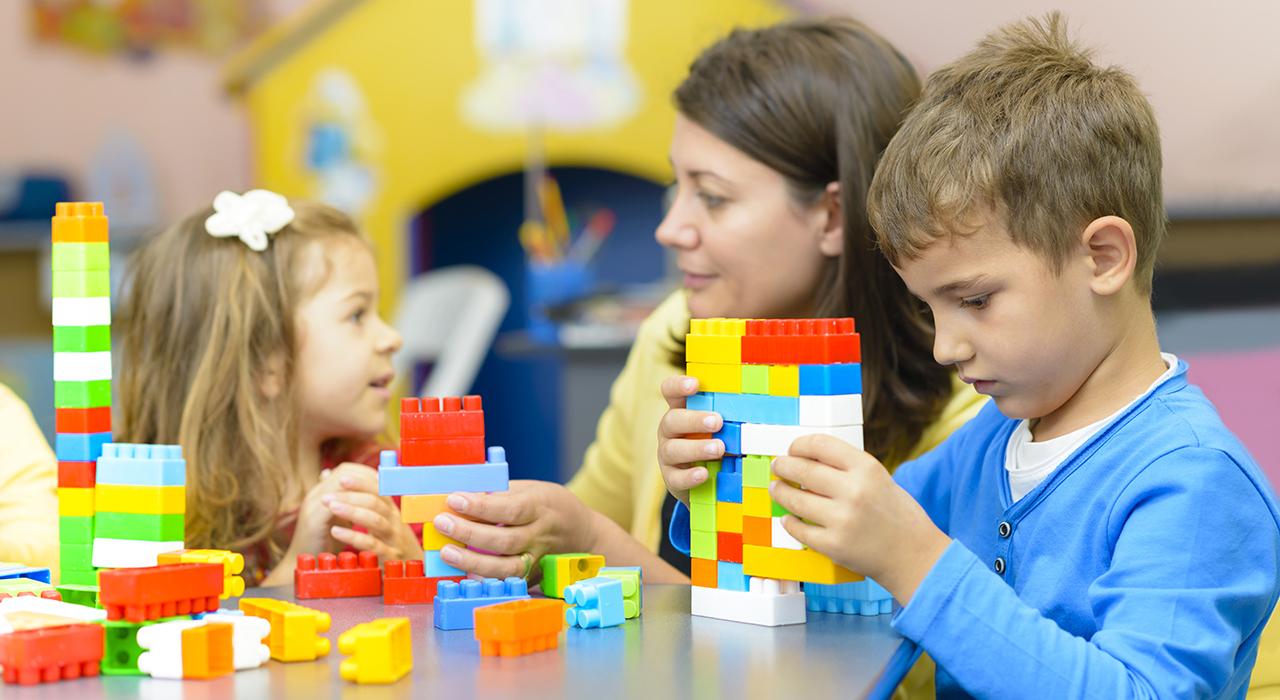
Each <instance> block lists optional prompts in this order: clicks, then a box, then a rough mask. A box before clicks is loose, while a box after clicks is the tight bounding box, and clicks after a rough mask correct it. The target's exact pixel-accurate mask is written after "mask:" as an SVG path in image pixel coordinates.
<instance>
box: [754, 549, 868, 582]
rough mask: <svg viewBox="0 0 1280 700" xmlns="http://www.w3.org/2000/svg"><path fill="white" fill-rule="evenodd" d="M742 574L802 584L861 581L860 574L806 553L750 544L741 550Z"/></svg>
mask: <svg viewBox="0 0 1280 700" xmlns="http://www.w3.org/2000/svg"><path fill="white" fill-rule="evenodd" d="M742 573H744V574H746V575H747V576H758V577H760V578H776V579H782V580H785V581H802V582H804V583H849V582H851V581H861V580H862V579H863V577H862V575H861V574H855V573H853V572H852V571H850V570H848V569H846V568H844V567H843V566H840V565H838V564H836V563H835V562H833V561H831V560H830V559H829V558H827V556H826V555H823V554H819V553H817V552H815V551H813V550H810V549H774V548H772V547H761V546H759V545H753V544H746V545H743V546H742Z"/></svg>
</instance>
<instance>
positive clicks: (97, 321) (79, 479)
mask: <svg viewBox="0 0 1280 700" xmlns="http://www.w3.org/2000/svg"><path fill="white" fill-rule="evenodd" d="M107 231H108V226H107V217H106V216H104V215H103V210H102V203H101V202H59V203H58V206H57V209H56V213H55V215H54V217H53V225H52V238H53V249H52V250H53V256H52V257H53V382H54V407H55V410H56V414H57V416H56V430H57V437H56V438H55V451H56V453H57V457H58V520H59V545H60V555H59V559H60V564H61V580H62V582H63V583H70V584H77V585H86V586H93V585H96V584H97V574H96V573H95V571H94V568H93V564H92V560H93V554H92V552H93V539H94V531H95V517H94V514H95V512H96V507H95V498H94V487H95V485H96V483H97V460H98V457H99V456H100V455H101V454H102V448H103V445H106V444H107V443H109V442H111V270H110V263H109V260H110V257H109V256H110V254H109V252H108V248H107V246H108V233H107Z"/></svg>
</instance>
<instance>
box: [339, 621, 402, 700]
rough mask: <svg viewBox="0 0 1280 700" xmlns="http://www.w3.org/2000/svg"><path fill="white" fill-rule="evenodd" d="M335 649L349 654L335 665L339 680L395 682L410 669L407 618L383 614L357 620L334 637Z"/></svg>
mask: <svg viewBox="0 0 1280 700" xmlns="http://www.w3.org/2000/svg"><path fill="white" fill-rule="evenodd" d="M338 651H339V652H341V653H343V654H345V655H347V656H350V657H351V658H349V659H344V660H343V661H342V665H341V666H340V667H339V670H338V672H339V674H340V675H341V676H342V679H343V680H347V681H353V682H355V683H360V684H365V683H395V682H396V681H398V680H400V679H401V678H404V676H405V675H406V674H407V673H409V671H411V670H413V639H412V638H411V637H410V635H409V618H407V617H384V618H382V619H379V620H373V621H371V622H363V623H361V624H358V625H356V626H355V627H352V628H351V629H349V630H347V631H346V632H343V633H342V635H341V636H339V637H338Z"/></svg>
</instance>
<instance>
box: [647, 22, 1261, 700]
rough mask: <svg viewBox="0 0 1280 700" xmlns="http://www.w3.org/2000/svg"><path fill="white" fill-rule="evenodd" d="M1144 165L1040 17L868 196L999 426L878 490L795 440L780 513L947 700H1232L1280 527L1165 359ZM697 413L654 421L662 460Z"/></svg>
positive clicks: (1143, 121) (1127, 115) (950, 85)
mask: <svg viewBox="0 0 1280 700" xmlns="http://www.w3.org/2000/svg"><path fill="white" fill-rule="evenodd" d="M1160 160H1161V159H1160V147H1159V135H1158V132H1157V128H1156V124H1155V119H1154V116H1153V114H1152V111H1151V108H1150V105H1149V104H1148V103H1147V101H1146V100H1145V98H1144V97H1143V96H1142V94H1141V92H1140V91H1139V90H1138V87H1137V85H1136V84H1135V83H1134V81H1133V80H1132V78H1131V77H1130V76H1129V75H1127V74H1125V73H1124V72H1122V71H1120V70H1117V69H1114V68H1105V69H1104V68H1099V67H1096V66H1094V65H1093V64H1092V63H1091V62H1090V60H1089V57H1088V54H1087V53H1085V52H1082V51H1081V50H1080V49H1078V48H1077V47H1075V46H1074V45H1073V44H1072V42H1071V41H1070V40H1069V39H1068V38H1067V36H1066V31H1065V27H1064V23H1063V21H1062V19H1061V18H1060V17H1059V16H1058V15H1056V14H1054V15H1050V16H1048V17H1047V18H1046V19H1045V20H1043V21H1038V20H1031V21H1026V22H1022V23H1019V24H1015V25H1011V26H1009V27H1006V28H1003V29H1001V30H998V31H996V32H995V33H993V34H991V35H990V36H988V37H987V38H986V39H985V40H984V41H983V42H982V43H981V44H979V46H978V48H977V49H976V50H974V51H973V52H971V53H970V54H968V55H967V56H965V57H963V58H961V59H960V60H959V61H957V62H955V63H953V64H951V65H950V66H947V67H945V68H943V69H942V70H940V71H938V72H937V73H936V74H934V75H933V76H932V77H931V78H930V80H929V83H928V85H927V86H926V89H925V93H924V95H923V97H922V98H921V101H920V103H919V104H918V105H917V107H915V109H914V110H913V111H912V112H911V114H910V115H909V116H908V117H907V119H906V122H905V123H904V125H903V127H902V130H901V131H900V132H899V133H898V135H897V136H896V137H895V138H894V139H893V141H892V143H891V144H890V145H889V147H888V149H887V150H886V152H885V154H884V158H883V160H882V161H881V165H880V167H879V170H878V171H877V173H876V176H875V180H874V182H873V184H872V187H871V191H870V194H869V195H868V196H869V205H870V212H871V219H872V223H873V225H874V226H875V228H876V231H877V235H878V237H879V243H880V245H881V247H882V248H883V250H884V251H885V253H886V255H887V256H888V258H889V260H890V261H891V262H893V263H894V266H895V267H896V268H897V269H898V271H899V274H900V275H901V276H902V278H903V279H904V281H905V282H906V284H907V286H908V287H909V288H910V289H911V291H912V292H913V293H914V294H916V295H917V296H919V297H920V298H921V299H923V300H924V301H925V302H926V303H928V305H929V306H930V308H931V309H932V311H933V317H934V321H935V324H936V328H937V337H936V340H935V345H934V354H935V357H936V359H937V360H938V361H939V362H940V363H942V364H947V365H955V367H956V369H957V370H958V371H959V373H960V374H961V376H962V377H963V378H964V379H965V380H966V381H968V382H971V383H973V384H974V386H975V388H976V389H977V390H978V391H979V392H982V393H985V394H988V395H990V396H991V397H992V399H993V402H992V404H991V405H988V406H987V407H986V408H984V409H983V411H982V412H981V413H980V414H979V415H978V416H977V417H976V418H974V419H973V421H971V422H970V423H969V424H967V425H966V426H965V427H963V428H961V429H960V430H959V431H957V432H956V433H955V434H954V435H953V436H952V437H951V438H950V439H948V440H947V441H946V442H945V443H943V444H942V445H941V446H940V447H938V448H937V449H936V450H934V451H933V452H932V453H930V454H928V455H926V456H924V457H923V458H921V459H919V460H917V461H915V462H910V463H907V464H905V465H903V466H902V467H900V468H899V469H898V471H897V472H896V474H895V475H894V476H893V477H892V478H890V477H889V476H888V474H887V473H886V472H885V470H884V469H883V468H882V467H881V465H880V464H879V463H878V462H876V461H875V459H874V458H872V457H870V456H869V455H867V454H866V453H864V452H862V451H860V450H856V449H854V448H852V447H850V446H849V445H847V444H845V443H842V442H840V441H838V440H835V439H833V438H830V437H825V436H809V437H805V438H801V439H799V440H796V441H795V443H793V444H792V446H791V450H790V456H788V457H780V458H778V459H777V460H775V462H774V467H773V468H774V471H775V473H776V474H777V475H778V476H779V477H780V478H781V479H783V480H785V481H775V482H773V486H772V488H771V490H772V492H773V497H774V499H775V500H776V501H777V502H778V503H779V504H780V505H782V506H783V507H785V508H786V509H787V510H789V511H790V512H791V513H792V514H793V516H788V517H787V518H786V519H785V520H784V524H785V527H786V529H787V531H788V532H790V533H791V534H792V535H793V536H794V537H795V538H796V539H798V540H800V541H801V542H802V543H804V544H806V545H807V546H809V547H811V548H813V549H815V550H818V551H821V552H823V553H825V554H827V555H829V556H831V557H832V558H833V559H834V560H835V561H837V562H838V563H840V564H842V565H844V566H847V567H849V568H851V569H854V570H856V571H860V572H862V573H864V574H866V575H868V576H871V577H873V578H875V579H876V581H878V582H879V583H880V584H881V585H883V586H884V587H885V588H887V589H888V590H889V591H890V592H891V593H892V594H893V596H894V598H896V599H897V600H898V601H899V603H900V604H902V606H903V609H902V610H901V611H900V613H899V614H898V615H897V616H896V617H895V619H894V622H893V625H894V627H895V628H896V629H898V630H899V631H900V632H901V633H902V634H903V635H904V636H906V637H908V638H910V639H912V640H914V641H915V642H917V643H918V644H919V645H920V646H921V647H922V648H923V649H924V650H925V651H926V652H928V653H929V655H930V656H932V657H933V658H934V660H935V661H937V664H938V667H939V671H938V679H937V680H938V686H937V687H938V694H939V696H940V697H953V696H963V695H965V694H972V695H977V696H983V697H1009V698H1027V697H1035V696H1041V697H1054V698H1056V697H1105V698H1116V697H1131V696H1133V697H1193V696H1194V697H1243V696H1244V694H1245V690H1246V688H1247V686H1248V681H1249V674H1250V671H1251V670H1252V667H1253V663H1254V660H1255V656H1256V653H1257V645H1258V637H1259V634H1260V633H1261V631H1262V628H1263V625H1264V624H1265V623H1266V621H1267V619H1268V617H1269V616H1270V614H1271V610H1272V608H1273V607H1274V605H1275V602H1276V595H1277V569H1278V567H1280V526H1278V524H1277V523H1278V522H1280V513H1278V512H1277V507H1276V503H1275V500H1274V496H1273V494H1272V493H1271V490H1270V488H1269V487H1268V486H1267V484H1266V481H1265V479H1264V477H1263V476H1262V474H1261V472H1260V470H1259V469H1258V466H1257V465H1256V464H1255V463H1254V462H1253V460H1252V459H1251V458H1250V457H1249V455H1248V454H1247V452H1246V451H1245V449H1244V448H1243V447H1242V446H1241V445H1240V444H1239V442H1238V441H1237V440H1236V439H1235V438H1234V437H1233V436H1232V435H1231V433H1230V432H1229V431H1228V430H1227V429H1226V428H1225V427H1224V426H1223V425H1222V423H1221V421H1220V419H1219V418H1218V415H1217V413H1216V411H1215V410H1214V408H1213V406H1212V404H1210V403H1209V401H1208V400H1207V399H1206V398H1205V397H1204V395H1203V394H1201V392H1200V391H1199V390H1198V389H1196V388H1195V387H1193V386H1191V385H1189V384H1188V383H1187V378H1186V364H1185V363H1183V362H1180V361H1179V360H1178V359H1177V358H1175V357H1173V356H1172V355H1168V354H1164V355H1162V354H1161V353H1160V349H1159V344H1158V341H1157V338H1156V331H1155V322H1154V319H1153V316H1152V313H1151V305H1150V294H1151V277H1152V269H1153V267H1154V261H1155V253H1156V248H1157V245H1158V243H1159V241H1160V238H1161V236H1162V235H1163V232H1164V212H1163V207H1162V201H1161V180H1160V176H1161V172H1160V165H1161V163H1160ZM889 341H890V339H876V340H872V341H871V342H889ZM678 384H679V381H678V380H672V381H669V382H668V383H667V384H665V385H664V393H666V394H667V395H668V398H669V399H670V398H673V397H675V396H683V395H684V392H683V391H681V389H680V388H679V387H678ZM678 414H688V415H687V418H688V419H689V420H688V421H685V420H683V418H682V417H681V416H680V415H678ZM702 415H704V414H700V413H696V412H685V411H676V410H673V411H672V412H670V413H669V414H668V419H670V420H668V419H664V428H663V429H662V430H661V431H660V432H661V433H662V434H663V437H664V442H665V441H667V440H669V439H670V438H671V437H673V436H674V435H673V433H675V432H677V431H675V430H673V426H676V425H677V424H682V423H684V422H688V423H689V424H690V425H693V424H695V423H696V422H695V421H694V420H693V419H694V418H695V417H696V418H697V419H699V420H700V418H701V416H702ZM686 432H695V431H694V430H689V431H686ZM659 455H660V458H661V459H660V461H661V462H663V471H664V476H665V477H666V478H667V480H668V484H669V485H670V486H671V488H673V489H683V488H686V487H687V484H688V481H687V478H688V473H687V472H686V471H685V470H682V469H678V468H677V466H687V465H676V464H675V463H677V462H681V461H684V460H683V459H680V458H679V457H677V456H676V455H675V453H674V452H673V451H672V450H668V451H666V452H664V447H663V446H662V445H660V447H659ZM788 482H789V483H788ZM793 485H794V486H793ZM797 486H800V487H802V488H797Z"/></svg>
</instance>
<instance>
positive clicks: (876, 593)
mask: <svg viewBox="0 0 1280 700" xmlns="http://www.w3.org/2000/svg"><path fill="white" fill-rule="evenodd" d="M804 601H805V607H807V608H808V609H809V610H812V611H813V612H827V613H843V614H845V615H884V614H886V613H891V612H893V596H892V595H889V592H888V591H886V590H885V589H884V588H882V587H881V586H880V584H878V583H876V582H875V581H872V580H871V579H866V580H863V581H854V582H852V583H838V584H834V585H831V584H821V583H806V584H804Z"/></svg>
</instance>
